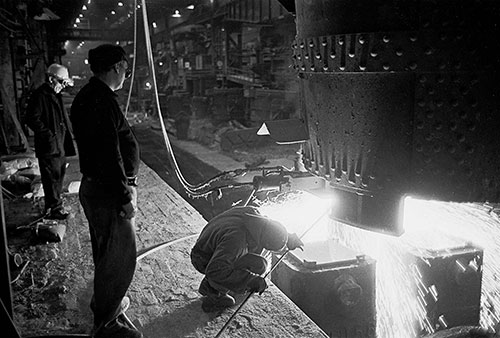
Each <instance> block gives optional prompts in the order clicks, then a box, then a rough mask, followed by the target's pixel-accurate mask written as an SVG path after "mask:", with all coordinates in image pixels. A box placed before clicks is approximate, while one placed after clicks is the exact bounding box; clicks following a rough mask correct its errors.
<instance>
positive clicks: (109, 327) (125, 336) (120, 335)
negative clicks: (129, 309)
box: [92, 317, 143, 338]
mask: <svg viewBox="0 0 500 338" xmlns="http://www.w3.org/2000/svg"><path fill="white" fill-rule="evenodd" d="M92 337H93V338H142V337H143V336H142V333H140V332H139V331H137V330H136V329H134V328H131V327H129V326H128V325H127V324H126V323H124V322H122V321H121V319H120V317H117V318H115V319H113V320H111V321H109V322H107V323H106V324H104V325H101V326H100V327H98V328H97V330H95V332H94V334H93V336H92Z"/></svg>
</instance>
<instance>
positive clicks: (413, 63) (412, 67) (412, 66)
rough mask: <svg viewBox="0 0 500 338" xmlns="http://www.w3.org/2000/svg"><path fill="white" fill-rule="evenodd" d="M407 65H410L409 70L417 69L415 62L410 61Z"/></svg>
mask: <svg viewBox="0 0 500 338" xmlns="http://www.w3.org/2000/svg"><path fill="white" fill-rule="evenodd" d="M409 67H410V69H411V70H415V69H417V63H416V62H412V63H410V66H409Z"/></svg>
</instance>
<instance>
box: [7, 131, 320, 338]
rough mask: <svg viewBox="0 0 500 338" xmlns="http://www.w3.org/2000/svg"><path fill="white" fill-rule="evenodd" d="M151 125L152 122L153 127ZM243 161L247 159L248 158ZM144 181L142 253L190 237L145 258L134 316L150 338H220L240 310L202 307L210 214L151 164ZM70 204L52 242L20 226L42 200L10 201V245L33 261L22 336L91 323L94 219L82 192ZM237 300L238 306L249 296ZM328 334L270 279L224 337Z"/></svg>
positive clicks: (19, 315)
mask: <svg viewBox="0 0 500 338" xmlns="http://www.w3.org/2000/svg"><path fill="white" fill-rule="evenodd" d="M148 128H150V126H148V125H146V129H148ZM186 142H188V143H189V141H186ZM192 146H194V145H192ZM147 147H148V146H146V148H147ZM240 154H241V153H240ZM236 155H238V153H236ZM236 155H235V156H236ZM243 155H244V156H243V157H244V159H243V160H244V161H252V160H253V159H257V160H259V161H261V159H259V158H258V157H254V156H257V155H253V154H250V153H248V154H247V153H243ZM233 160H234V158H233ZM240 160H241V158H240ZM261 162H262V161H261ZM264 162H265V160H264ZM236 163H238V165H239V166H244V165H245V162H238V161H236ZM247 164H248V163H247ZM78 171H79V170H78V162H77V160H76V159H75V158H73V159H71V161H70V166H69V168H68V175H67V182H66V186H68V185H69V183H70V182H77V181H78V180H79V178H80V174H79V172H78ZM139 179H140V182H141V184H140V187H139V189H138V197H139V212H138V216H137V241H138V249H139V252H143V251H144V250H146V249H148V248H152V247H154V246H155V245H157V244H159V243H165V242H168V241H172V240H177V239H183V238H185V237H186V236H188V238H186V239H184V240H180V241H179V242H178V243H176V244H174V245H172V246H169V247H167V248H164V249H162V250H159V251H156V252H154V253H152V254H150V255H148V256H147V257H145V258H142V259H140V260H139V262H138V265H137V270H136V274H135V277H134V280H133V282H132V285H131V287H130V289H129V293H128V296H129V297H130V299H131V306H130V309H129V310H128V311H127V313H128V316H129V317H130V319H131V320H132V321H133V323H134V324H135V325H136V326H137V327H138V328H139V329H140V330H141V331H142V332H143V333H144V335H145V337H149V338H156V337H215V336H216V334H217V333H218V332H219V331H220V329H221V328H222V327H223V325H224V324H225V323H226V322H227V320H228V319H229V317H230V316H231V314H232V313H233V311H234V309H231V310H228V311H224V312H223V313H211V314H207V313H204V312H203V311H202V310H201V301H200V296H199V294H198V292H197V288H198V285H199V282H200V281H201V278H202V276H201V275H200V274H199V273H197V272H196V271H195V270H194V268H193V267H192V266H191V264H190V261H189V251H190V248H191V247H192V245H193V244H194V241H195V238H196V236H192V235H193V234H194V235H195V234H197V233H198V232H199V231H200V230H201V229H202V227H203V226H204V225H205V224H206V219H205V218H203V217H202V215H201V214H200V213H199V212H198V211H197V210H196V209H195V208H194V207H193V206H192V205H190V204H189V203H187V202H186V200H184V199H182V198H181V196H180V195H179V194H178V193H177V192H175V191H174V189H172V187H170V186H169V185H168V184H166V183H165V181H164V180H163V179H162V178H161V177H160V176H159V175H158V174H157V173H155V172H154V171H153V170H152V169H151V168H150V167H148V166H147V165H145V164H143V165H142V167H141V170H140V177H139ZM65 207H66V208H67V210H68V211H70V213H71V216H70V218H69V219H68V220H66V221H63V222H60V224H62V225H64V226H65V228H66V231H65V233H64V237H63V240H62V241H61V242H59V243H47V242H44V241H43V240H42V241H41V240H40V239H39V238H36V236H35V235H34V232H33V230H32V229H30V228H27V229H17V230H16V228H17V227H19V226H22V225H28V224H29V223H32V222H33V221H34V220H36V219H37V217H39V214H40V204H39V200H37V199H35V198H34V197H31V198H17V199H12V200H7V201H6V205H5V209H6V223H7V225H8V240H9V243H8V244H9V250H10V251H11V252H12V253H18V254H19V255H20V256H21V257H22V258H23V261H24V263H27V265H26V267H25V269H24V271H23V272H22V274H21V275H20V276H19V278H18V279H17V280H16V281H14V282H13V283H12V285H11V286H12V295H13V309H14V322H15V324H16V326H17V328H18V330H19V332H20V334H21V336H23V337H28V336H35V335H55V334H64V333H66V334H67V333H71V334H87V333H89V332H90V330H91V327H92V316H91V312H90V309H89V301H90V298H91V295H92V278H93V266H92V259H91V248H90V239H89V235H88V229H87V222H86V219H85V217H84V215H83V213H82V209H81V206H80V204H79V201H78V197H77V195H76V194H75V193H67V194H65ZM237 300H238V301H239V303H238V304H237V305H239V304H241V301H243V300H244V297H239V298H238V299H237ZM323 336H324V334H323V333H322V332H321V330H320V329H319V328H318V327H317V326H316V325H315V324H314V323H313V322H312V321H311V320H310V319H309V318H307V317H306V316H305V315H304V314H303V313H302V311H300V309H298V308H297V307H296V306H295V305H294V304H293V303H292V302H291V301H290V300H288V299H287V298H286V297H285V296H284V295H283V294H282V293H281V291H280V290H278V289H277V288H276V287H275V286H274V285H272V284H271V283H270V287H269V288H268V290H267V291H266V292H264V294H263V295H261V296H252V297H251V298H250V299H249V301H248V302H247V303H246V304H245V305H244V306H243V307H242V309H241V311H240V313H239V314H238V315H237V316H235V318H234V320H232V321H231V323H230V325H229V326H228V327H227V329H226V330H225V333H224V334H223V335H222V337H323Z"/></svg>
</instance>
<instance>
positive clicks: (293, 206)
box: [259, 192, 332, 243]
mask: <svg viewBox="0 0 500 338" xmlns="http://www.w3.org/2000/svg"><path fill="white" fill-rule="evenodd" d="M331 205H332V200H329V199H321V198H319V197H316V196H314V195H312V194H309V193H307V192H300V193H293V194H284V195H281V196H280V197H278V198H277V199H273V200H266V201H265V202H263V204H262V205H260V206H259V210H260V212H261V213H262V214H263V215H266V216H267V217H269V218H272V219H275V220H277V221H278V222H280V223H282V224H283V225H284V226H285V227H286V228H287V230H288V232H289V233H296V234H297V235H298V236H301V235H302V234H303V233H304V232H305V231H306V230H307V229H308V228H309V227H310V226H311V224H312V222H314V220H315V219H316V218H317V217H318V216H320V215H322V214H324V213H325V211H327V210H328V209H329V208H330V207H331ZM329 223H330V219H329V217H327V216H326V215H325V217H323V219H321V220H320V221H318V222H317V224H316V225H315V226H314V228H313V229H311V231H308V232H307V233H306V234H305V235H304V237H303V238H302V242H304V243H308V242H315V241H318V240H321V239H325V238H327V236H328V233H329V232H328V225H329Z"/></svg>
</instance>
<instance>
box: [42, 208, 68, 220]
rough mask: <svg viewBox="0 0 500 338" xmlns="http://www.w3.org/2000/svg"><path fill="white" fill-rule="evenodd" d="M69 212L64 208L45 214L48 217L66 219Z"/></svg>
mask: <svg viewBox="0 0 500 338" xmlns="http://www.w3.org/2000/svg"><path fill="white" fill-rule="evenodd" d="M68 216H69V213H68V212H66V211H64V210H63V209H56V210H52V211H50V212H49V213H48V215H47V216H45V218H46V219H57V220H65V219H66V218H68Z"/></svg>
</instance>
